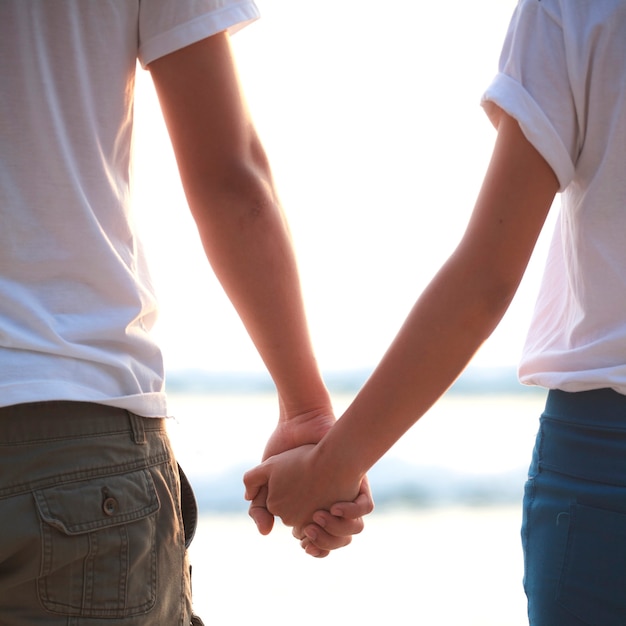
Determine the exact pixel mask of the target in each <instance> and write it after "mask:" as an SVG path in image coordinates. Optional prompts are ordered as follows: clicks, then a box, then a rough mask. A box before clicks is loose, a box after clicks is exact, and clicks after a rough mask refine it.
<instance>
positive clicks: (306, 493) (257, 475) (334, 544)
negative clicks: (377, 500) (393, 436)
mask: <svg viewBox="0 0 626 626" xmlns="http://www.w3.org/2000/svg"><path fill="white" fill-rule="evenodd" d="M317 452H318V448H317V447H316V446H314V445H302V446H300V447H297V448H293V449H290V450H287V451H286V452H283V453H281V454H278V455H275V456H272V457H270V458H268V459H267V460H266V461H265V462H264V463H263V464H261V465H259V466H257V467H256V468H254V469H252V470H250V471H249V472H247V473H246V474H245V476H244V483H245V485H246V499H248V500H251V501H252V503H251V505H250V515H251V517H252V518H253V519H254V520H255V522H256V523H257V526H258V528H259V531H260V532H261V533H262V534H267V533H269V532H270V530H271V528H272V525H273V517H274V515H277V516H279V517H280V518H281V519H282V521H283V523H284V524H286V525H287V526H292V527H293V535H294V536H295V537H297V538H299V539H300V540H301V546H302V547H303V548H304V549H305V551H306V552H307V553H308V554H310V555H311V556H316V557H324V556H327V555H328V554H329V552H330V550H332V549H335V548H339V547H343V546H345V545H348V544H349V543H350V542H351V540H352V535H354V534H357V533H359V532H361V530H362V529H363V520H362V516H363V515H366V514H368V513H370V512H371V511H372V510H373V507H374V504H373V501H372V497H371V493H370V490H369V485H368V482H367V479H366V478H363V480H362V481H356V482H350V481H347V482H346V484H342V482H341V481H340V480H338V476H337V475H336V474H334V473H333V472H332V470H329V468H328V467H324V466H323V464H321V463H320V462H319V459H318V454H317Z"/></svg>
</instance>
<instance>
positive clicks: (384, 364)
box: [318, 116, 558, 484]
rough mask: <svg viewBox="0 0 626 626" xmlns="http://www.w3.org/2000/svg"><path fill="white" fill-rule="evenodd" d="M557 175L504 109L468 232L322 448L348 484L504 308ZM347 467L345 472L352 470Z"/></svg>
mask: <svg viewBox="0 0 626 626" xmlns="http://www.w3.org/2000/svg"><path fill="white" fill-rule="evenodd" d="M557 189H558V181H557V179H556V177H555V175H554V173H553V172H552V170H551V169H550V167H549V166H548V164H547V163H546V161H545V160H544V159H543V158H542V157H541V155H540V154H539V153H538V152H537V151H536V150H535V149H534V148H533V147H532V146H531V145H530V144H529V143H528V141H527V140H526V139H525V137H524V135H523V133H522V132H521V130H520V128H519V126H518V124H517V122H515V120H513V119H512V118H509V117H508V116H504V117H503V118H502V122H501V124H500V128H499V131H498V138H497V141H496V145H495V148H494V154H493V157H492V161H491V163H490V166H489V169H488V171H487V174H486V176H485V180H484V182H483V186H482V188H481V192H480V194H479V197H478V199H477V202H476V206H475V208H474V211H473V213H472V217H471V219H470V222H469V224H468V227H467V230H466V232H465V234H464V237H463V239H462V241H461V243H460V244H459V246H458V247H457V249H456V250H455V252H454V254H453V255H452V256H451V257H450V259H449V260H448V261H447V263H446V264H445V265H444V266H443V267H442V269H441V270H440V271H439V273H438V274H437V275H436V276H435V278H434V279H433V281H432V282H431V284H430V285H429V286H428V288H427V289H426V290H425V291H424V293H423V294H422V295H421V296H420V298H419V299H418V301H417V303H416V304H415V306H414V308H413V310H412V311H411V313H410V315H409V317H408V318H407V320H406V322H405V324H404V326H403V327H402V329H401V330H400V332H399V333H398V335H397V337H396V339H395V340H394V342H393V343H392V345H391V346H390V348H389V350H388V352H387V353H386V355H385V356H384V358H383V359H382V361H381V363H380V365H379V366H378V367H377V368H376V370H375V371H374V373H373V375H372V376H371V378H370V379H369V381H368V382H367V383H366V384H365V386H364V388H363V389H362V390H361V392H360V393H359V394H358V396H357V397H356V399H355V400H354V402H353V403H352V405H351V406H350V407H349V408H348V410H347V411H346V413H345V414H344V416H343V417H342V418H341V419H340V420H339V421H338V422H337V424H336V425H335V426H334V427H333V429H332V430H331V431H330V432H329V433H328V435H327V436H326V437H325V438H324V439H323V440H322V441H321V442H320V446H319V452H318V454H319V456H320V458H323V459H324V461H322V463H320V465H321V466H323V463H324V462H328V463H333V464H335V466H334V467H332V468H331V469H330V470H329V471H333V472H335V475H336V476H337V479H338V480H341V481H342V482H343V481H345V482H346V483H347V484H349V483H350V481H351V480H354V479H355V477H358V476H361V475H363V474H364V473H365V471H366V470H367V469H369V468H370V467H371V466H372V465H373V464H374V463H375V462H376V461H377V460H378V459H379V458H380V457H381V456H382V455H383V454H384V453H385V452H386V451H387V450H388V449H389V448H390V447H391V445H393V443H394V442H395V441H397V440H398V439H399V438H400V437H401V436H402V434H403V433H404V432H406V430H408V428H410V427H411V426H412V425H413V424H414V423H415V422H416V421H417V420H418V419H419V418H420V417H421V416H422V415H423V414H424V413H425V412H426V411H427V410H428V409H429V408H430V407H431V406H432V404H433V403H434V402H435V401H436V400H437V399H438V398H439V397H440V396H441V395H442V394H443V393H444V392H445V391H446V389H448V387H449V386H450V385H451V384H452V383H453V382H454V380H455V379H456V378H457V377H458V376H459V374H460V373H461V372H462V371H463V369H464V368H465V366H466V365H467V364H468V362H469V361H470V360H471V358H472V356H473V355H474V353H475V352H476V350H477V349H478V348H479V347H480V345H481V344H482V343H483V342H484V341H485V339H486V338H487V337H488V336H489V335H490V334H491V332H492V331H493V330H494V328H495V327H496V326H497V324H498V323H499V322H500V320H501V318H502V316H503V315H504V313H505V311H506V309H507V307H508V305H509V303H510V302H511V300H512V298H513V295H514V294H515V291H516V290H517V287H518V285H519V282H520V281H521V278H522V276H523V274H524V271H525V269H526V266H527V264H528V260H529V258H530V255H531V253H532V250H533V248H534V246H535V243H536V240H537V237H538V235H539V233H540V231H541V228H542V226H543V223H544V221H545V217H546V215H547V213H548V210H549V208H550V205H551V203H552V200H553V198H554V195H555V193H556V191H557ZM344 473H345V476H346V477H345V479H344V477H343V476H344Z"/></svg>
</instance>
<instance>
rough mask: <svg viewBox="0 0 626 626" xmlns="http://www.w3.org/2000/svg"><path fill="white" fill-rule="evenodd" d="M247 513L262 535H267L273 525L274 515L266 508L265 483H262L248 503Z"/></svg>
mask: <svg viewBox="0 0 626 626" xmlns="http://www.w3.org/2000/svg"><path fill="white" fill-rule="evenodd" d="M248 515H249V516H250V517H251V518H252V519H253V520H254V523H255V524H256V527H257V529H258V531H259V532H260V533H261V534H262V535H269V533H270V532H271V531H272V528H273V527H274V516H273V515H272V514H271V513H270V512H269V510H268V509H267V485H263V486H262V487H261V488H260V489H259V491H258V492H257V495H256V497H255V498H254V499H253V500H252V502H251V503H250V507H249V508H248Z"/></svg>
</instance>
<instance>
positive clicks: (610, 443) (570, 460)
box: [536, 389, 626, 486]
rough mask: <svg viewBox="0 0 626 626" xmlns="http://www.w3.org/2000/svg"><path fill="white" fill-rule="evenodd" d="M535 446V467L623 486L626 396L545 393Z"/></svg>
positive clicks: (601, 392) (610, 392) (625, 480)
mask: <svg viewBox="0 0 626 626" xmlns="http://www.w3.org/2000/svg"><path fill="white" fill-rule="evenodd" d="M539 442H540V443H539V446H538V448H537V449H536V452H537V455H538V456H537V460H538V463H539V465H538V466H539V467H540V468H543V469H548V470H552V471H555V472H559V473H561V474H565V475H568V476H574V477H577V478H580V479H584V480H587V481H594V482H598V483H604V484H607V485H620V486H624V485H626V396H623V395H621V394H619V393H617V392H616V391H613V390H611V389H597V390H593V391H583V392H577V393H569V392H564V391H550V393H549V394H548V400H547V403H546V409H545V412H544V414H543V415H542V416H541V429H540V438H539Z"/></svg>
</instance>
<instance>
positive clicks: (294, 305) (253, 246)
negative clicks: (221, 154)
mask: <svg viewBox="0 0 626 626" xmlns="http://www.w3.org/2000/svg"><path fill="white" fill-rule="evenodd" d="M189 199H190V205H191V208H192V212H193V214H194V217H195V219H196V222H197V224H198V229H199V232H200V236H201V239H202V242H203V245H204V249H205V251H206V254H207V257H208V259H209V261H210V263H211V265H212V267H213V269H214V271H215V273H216V275H217V277H218V279H219V280H220V282H221V284H222V286H223V287H224V289H225V291H226V293H227V294H228V296H229V298H230V300H231V301H232V303H233V305H234V307H235V309H236V310H237V312H238V314H239V316H240V317H241V319H242V321H243V323H244V325H245V327H246V329H247V331H248V333H249V335H250V337H251V339H252V341H253V342H254V344H255V346H256V348H257V350H258V351H259V354H260V355H261V357H262V359H263V361H264V363H265V365H266V367H267V368H268V371H269V372H270V374H271V376H272V378H273V380H274V382H275V384H276V386H277V389H278V393H279V397H280V400H281V414H282V415H284V416H289V415H291V414H292V413H293V412H297V413H302V412H306V411H308V410H315V409H318V408H320V405H324V407H325V408H328V407H329V406H330V402H329V398H328V394H327V391H326V388H325V387H324V385H323V383H322V379H321V376H320V372H319V370H318V366H317V362H316V359H315V356H314V352H313V348H312V345H311V341H310V336H309V331H308V325H307V320H306V315H305V310H304V305H303V299H302V294H301V287H300V281H299V276H298V271H297V264H296V259H295V255H294V252H293V248H292V242H291V237H290V233H289V230H288V227H287V224H286V221H285V218H284V215H283V212H282V210H281V207H280V204H279V202H278V200H277V199H276V194H275V191H274V189H273V186H272V183H271V180H270V174H269V172H268V171H264V169H263V168H262V167H260V168H258V169H251V170H250V171H248V172H244V173H240V178H239V180H237V181H235V182H234V184H233V186H232V187H229V185H227V184H224V185H223V186H222V187H221V188H219V189H218V191H217V193H216V191H215V186H213V188H212V189H211V190H210V191H207V193H204V194H203V193H199V194H195V195H190V196H189Z"/></svg>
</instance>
